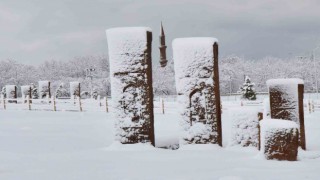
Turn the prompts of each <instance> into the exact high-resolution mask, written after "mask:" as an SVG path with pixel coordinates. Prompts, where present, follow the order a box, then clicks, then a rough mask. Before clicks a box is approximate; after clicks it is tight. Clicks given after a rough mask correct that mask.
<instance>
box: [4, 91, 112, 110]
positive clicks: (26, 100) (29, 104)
mask: <svg viewBox="0 0 320 180" xmlns="http://www.w3.org/2000/svg"><path fill="white" fill-rule="evenodd" d="M72 99H73V104H74V105H76V100H78V103H79V111H80V112H82V111H83V107H82V101H81V98H80V97H78V98H75V97H72V98H71V101H72ZM97 99H98V105H99V106H100V107H102V103H101V98H100V96H98V98H97ZM47 101H48V103H49V104H52V110H53V111H57V101H56V98H55V96H52V97H51V98H49V97H47ZM22 103H24V104H27V107H28V110H32V99H30V97H29V95H27V96H26V98H23V100H22ZM104 103H105V107H106V108H105V111H106V112H109V107H108V99H107V97H104ZM1 104H2V105H3V109H5V110H6V109H7V101H6V98H4V96H3V95H1Z"/></svg>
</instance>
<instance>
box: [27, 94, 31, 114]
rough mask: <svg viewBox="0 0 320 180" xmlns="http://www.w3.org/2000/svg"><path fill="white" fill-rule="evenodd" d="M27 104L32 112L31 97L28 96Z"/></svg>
mask: <svg viewBox="0 0 320 180" xmlns="http://www.w3.org/2000/svg"><path fill="white" fill-rule="evenodd" d="M27 103H28V109H29V111H30V110H31V103H30V96H29V95H27Z"/></svg>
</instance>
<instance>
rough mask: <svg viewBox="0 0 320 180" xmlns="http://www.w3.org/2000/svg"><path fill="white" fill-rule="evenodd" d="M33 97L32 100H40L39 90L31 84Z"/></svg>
mask: <svg viewBox="0 0 320 180" xmlns="http://www.w3.org/2000/svg"><path fill="white" fill-rule="evenodd" d="M31 97H32V99H39V93H38V88H37V87H36V85H34V84H33V83H31Z"/></svg>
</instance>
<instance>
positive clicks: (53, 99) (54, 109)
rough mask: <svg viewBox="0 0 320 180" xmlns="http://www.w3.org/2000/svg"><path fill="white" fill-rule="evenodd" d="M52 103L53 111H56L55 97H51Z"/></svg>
mask: <svg viewBox="0 0 320 180" xmlns="http://www.w3.org/2000/svg"><path fill="white" fill-rule="evenodd" d="M52 102H53V111H57V106H56V96H55V95H53V96H52Z"/></svg>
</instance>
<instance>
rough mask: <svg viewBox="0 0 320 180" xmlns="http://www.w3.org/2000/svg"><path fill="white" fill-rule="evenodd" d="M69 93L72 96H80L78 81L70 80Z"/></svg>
mask: <svg viewBox="0 0 320 180" xmlns="http://www.w3.org/2000/svg"><path fill="white" fill-rule="evenodd" d="M70 95H71V96H74V97H80V82H78V81H74V82H70Z"/></svg>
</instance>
